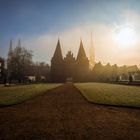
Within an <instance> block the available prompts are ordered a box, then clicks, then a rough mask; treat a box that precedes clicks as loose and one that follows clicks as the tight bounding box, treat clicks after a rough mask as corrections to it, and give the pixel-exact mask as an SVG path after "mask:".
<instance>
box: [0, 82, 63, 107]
mask: <svg viewBox="0 0 140 140" xmlns="http://www.w3.org/2000/svg"><path fill="white" fill-rule="evenodd" d="M60 85H61V84H33V85H18V86H9V87H0V106H6V105H13V104H18V103H21V102H24V101H26V100H28V99H31V98H33V97H36V96H38V95H41V94H43V93H44V92H45V91H46V90H49V89H52V88H55V87H57V86H60Z"/></svg>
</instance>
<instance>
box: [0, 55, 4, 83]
mask: <svg viewBox="0 0 140 140" xmlns="http://www.w3.org/2000/svg"><path fill="white" fill-rule="evenodd" d="M3 80H4V59H3V58H1V57H0V82H3Z"/></svg>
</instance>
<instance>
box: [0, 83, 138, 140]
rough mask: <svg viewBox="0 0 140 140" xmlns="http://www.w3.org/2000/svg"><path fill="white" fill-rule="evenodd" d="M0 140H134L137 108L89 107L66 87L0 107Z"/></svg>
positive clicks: (72, 88) (69, 85)
mask: <svg viewBox="0 0 140 140" xmlns="http://www.w3.org/2000/svg"><path fill="white" fill-rule="evenodd" d="M0 139H1V140H49V139H50V140H53V139H56V140H59V139H60V140H63V139H64V140H77V139H78V140H80V139H83V140H93V139H94V140H137V139H140V109H134V108H133V109H132V108H121V107H111V106H102V105H96V104H91V103H89V102H87V101H86V100H85V99H84V98H83V96H81V94H80V93H79V92H78V91H77V89H76V88H75V87H74V86H73V85H71V84H67V85H64V86H61V87H59V88H56V89H54V90H52V91H49V92H46V94H45V95H43V96H40V97H37V98H35V99H33V100H30V101H27V102H25V103H23V104H19V105H15V106H12V107H5V108H0Z"/></svg>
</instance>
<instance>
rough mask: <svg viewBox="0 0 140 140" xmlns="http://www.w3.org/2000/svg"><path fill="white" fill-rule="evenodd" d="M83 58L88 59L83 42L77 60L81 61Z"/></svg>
mask: <svg viewBox="0 0 140 140" xmlns="http://www.w3.org/2000/svg"><path fill="white" fill-rule="evenodd" d="M82 58H86V53H85V49H84V46H83V43H82V40H81V41H80V47H79V51H78V55H77V60H80V59H82Z"/></svg>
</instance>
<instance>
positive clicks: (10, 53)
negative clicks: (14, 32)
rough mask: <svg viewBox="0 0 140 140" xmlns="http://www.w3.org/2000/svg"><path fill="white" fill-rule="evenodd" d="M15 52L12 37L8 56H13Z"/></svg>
mask: <svg viewBox="0 0 140 140" xmlns="http://www.w3.org/2000/svg"><path fill="white" fill-rule="evenodd" d="M12 53H13V48H12V39H11V40H10V46H9V51H8V56H11V55H12Z"/></svg>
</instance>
